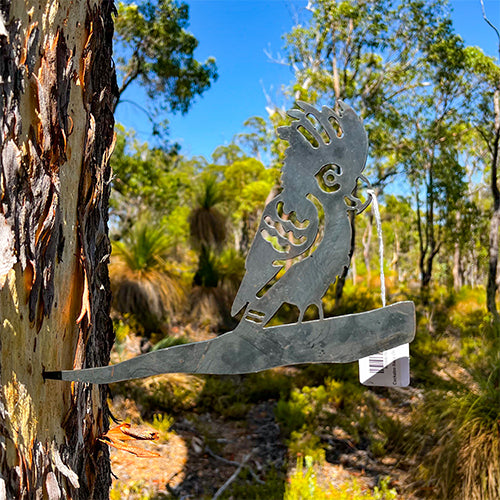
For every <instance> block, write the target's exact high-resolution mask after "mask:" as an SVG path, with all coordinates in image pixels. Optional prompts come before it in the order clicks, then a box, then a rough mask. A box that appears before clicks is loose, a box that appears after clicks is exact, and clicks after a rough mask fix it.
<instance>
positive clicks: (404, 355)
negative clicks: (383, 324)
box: [359, 344, 410, 387]
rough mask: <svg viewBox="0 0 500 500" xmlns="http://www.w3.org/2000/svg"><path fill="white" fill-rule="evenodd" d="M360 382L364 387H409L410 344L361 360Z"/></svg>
mask: <svg viewBox="0 0 500 500" xmlns="http://www.w3.org/2000/svg"><path fill="white" fill-rule="evenodd" d="M359 381H360V382H361V383H362V384H364V385H372V386H383V387H406V386H408V385H409V384H410V346H409V344H403V345H400V346H398V347H395V348H394V349H389V350H388V351H384V352H379V353H377V354H373V355H372V356H367V357H366V358H362V359H360V360H359Z"/></svg>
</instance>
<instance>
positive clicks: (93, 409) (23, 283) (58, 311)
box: [0, 0, 116, 500]
mask: <svg viewBox="0 0 500 500" xmlns="http://www.w3.org/2000/svg"><path fill="white" fill-rule="evenodd" d="M113 11H114V7H113V2H112V1H110V0H89V1H86V2H69V1H67V0H59V1H55V0H35V1H30V2H25V1H21V0H16V1H14V2H9V1H7V2H5V1H4V0H1V1H0V52H1V54H0V104H1V106H0V109H1V111H0V133H1V136H0V161H1V165H0V202H1V203H0V319H1V321H0V367H1V368H0V377H1V386H0V498H16V499H25V498H42V497H43V498H50V499H56V498H57V499H59V498H73V499H85V500H87V499H101V498H102V499H104V498H108V495H109V487H110V483H111V479H110V464H109V455H108V449H107V446H106V445H105V444H103V443H101V442H100V441H99V440H98V437H99V436H100V435H102V434H104V433H105V432H106V431H107V429H108V408H107V403H106V389H105V388H101V387H98V386H91V385H85V384H74V385H73V386H72V388H71V391H68V390H67V387H66V388H64V387H54V386H53V385H52V386H49V385H47V384H46V383H44V380H43V377H42V373H43V369H44V367H45V366H48V365H50V366H52V363H53V362H54V360H58V361H59V362H60V363H63V364H67V363H69V364H70V365H73V366H74V367H75V368H77V367H79V368H84V367H91V366H96V365H97V366H101V365H103V364H107V363H108V361H109V352H110V349H111V346H112V342H113V329H112V324H111V320H110V318H109V308H110V291H109V290H110V286H109V279H108V270H107V259H108V256H109V252H110V245H109V240H108V234H107V206H108V197H109V180H110V175H111V172H110V168H109V156H110V154H111V152H112V148H113V140H114V132H113V125H114V120H113V114H112V109H113V107H114V105H115V103H116V82H115V75H114V70H113V65H112V60H111V54H112V37H113V21H112V17H111V16H112V13H113Z"/></svg>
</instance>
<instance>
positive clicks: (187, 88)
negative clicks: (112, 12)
mask: <svg viewBox="0 0 500 500" xmlns="http://www.w3.org/2000/svg"><path fill="white" fill-rule="evenodd" d="M115 24H116V34H115V45H116V48H115V50H116V49H118V50H117V52H118V54H119V55H118V57H117V59H116V62H117V73H118V95H119V99H118V101H117V102H116V104H115V106H117V105H118V104H119V103H120V100H122V99H123V95H124V93H125V91H126V90H127V88H128V87H129V86H130V85H131V84H132V82H134V81H139V82H140V84H141V85H142V86H143V88H144V89H145V91H146V93H147V96H148V97H149V98H150V100H151V106H150V110H151V111H153V113H154V114H161V113H163V112H165V111H167V112H176V111H180V112H181V113H186V112H187V110H188V109H189V106H190V104H191V103H192V102H193V100H194V99H195V98H196V96H197V95H200V94H202V93H203V92H205V91H206V90H207V89H208V88H210V86H211V84H212V82H214V81H215V80H216V79H217V76H218V75H217V67H216V64H215V59H214V58H213V57H209V58H208V59H207V60H206V61H204V62H200V61H198V60H196V59H195V56H194V52H195V50H196V47H197V46H198V40H197V39H196V38H195V37H194V35H193V34H191V33H190V32H189V31H188V29H187V28H188V24H189V7H188V5H187V4H186V3H183V2H179V1H177V0H158V1H154V0H143V1H140V2H138V3H124V2H119V3H118V15H117V17H116V23H115ZM146 112H149V111H146ZM156 125H157V124H156ZM155 130H156V131H157V130H158V129H155Z"/></svg>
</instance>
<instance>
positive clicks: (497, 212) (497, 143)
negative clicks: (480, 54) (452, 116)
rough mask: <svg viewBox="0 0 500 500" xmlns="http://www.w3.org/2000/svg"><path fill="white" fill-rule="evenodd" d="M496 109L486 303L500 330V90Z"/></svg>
mask: <svg viewBox="0 0 500 500" xmlns="http://www.w3.org/2000/svg"><path fill="white" fill-rule="evenodd" d="M494 107H495V135H494V141H493V144H492V158H491V185H490V188H491V197H492V199H493V214H492V216H491V222H490V235H489V265H488V283H487V285H486V303H487V307H488V311H489V312H490V313H491V315H492V317H493V321H494V323H495V325H496V327H497V328H498V329H500V314H499V312H498V308H497V304H496V297H497V291H498V281H497V276H498V246H499V245H498V238H499V235H498V231H499V230H500V189H499V187H498V163H499V156H500V89H497V90H496V91H495V93H494Z"/></svg>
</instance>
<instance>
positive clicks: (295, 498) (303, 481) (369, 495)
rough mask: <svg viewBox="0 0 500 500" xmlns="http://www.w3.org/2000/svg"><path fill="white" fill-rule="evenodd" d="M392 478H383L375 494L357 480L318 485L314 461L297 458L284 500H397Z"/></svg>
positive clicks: (309, 458) (309, 457)
mask: <svg viewBox="0 0 500 500" xmlns="http://www.w3.org/2000/svg"><path fill="white" fill-rule="evenodd" d="M389 483H390V478H389V477H384V478H381V480H380V484H379V485H378V486H375V488H374V490H373V492H372V491H369V490H367V488H363V487H362V486H361V485H360V483H359V482H358V481H357V480H356V479H350V480H348V481H345V482H343V483H342V484H340V485H328V486H326V487H325V486H322V485H320V484H318V480H317V478H316V471H315V466H314V459H313V458H312V457H311V456H309V455H306V456H305V459H304V458H302V456H299V457H298V458H297V467H296V469H295V471H294V473H293V474H292V475H291V477H290V479H289V482H288V483H287V485H286V490H285V496H284V497H283V498H284V500H328V499H331V500H395V499H396V498H397V497H398V494H397V491H396V490H395V489H394V488H390V487H389Z"/></svg>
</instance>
